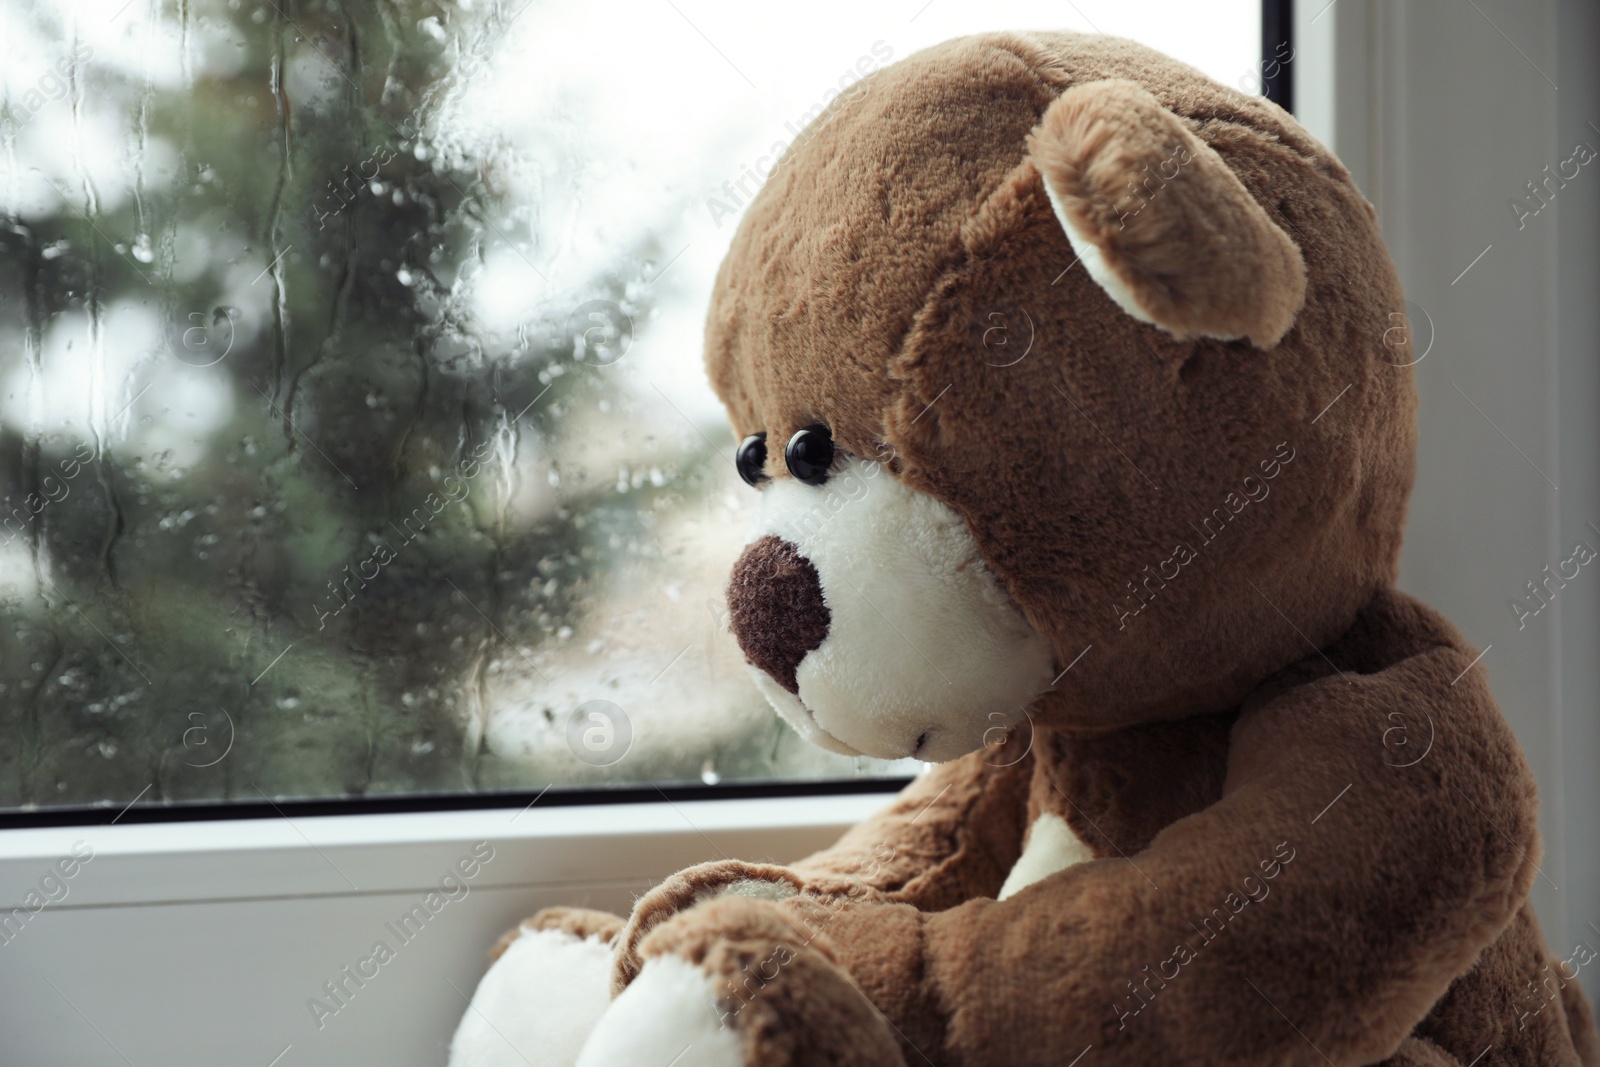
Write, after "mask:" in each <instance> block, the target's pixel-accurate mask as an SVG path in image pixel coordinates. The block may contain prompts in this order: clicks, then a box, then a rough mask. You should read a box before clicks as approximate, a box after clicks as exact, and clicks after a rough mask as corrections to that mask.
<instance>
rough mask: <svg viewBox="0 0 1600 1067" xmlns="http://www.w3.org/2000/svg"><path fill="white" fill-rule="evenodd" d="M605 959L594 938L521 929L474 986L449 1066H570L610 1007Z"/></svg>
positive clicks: (607, 958) (603, 946)
mask: <svg viewBox="0 0 1600 1067" xmlns="http://www.w3.org/2000/svg"><path fill="white" fill-rule="evenodd" d="M611 958H612V952H611V946H610V945H606V944H603V943H602V942H601V941H600V940H599V939H598V938H593V937H591V938H589V939H588V940H579V939H578V938H576V937H573V936H572V935H571V934H566V933H562V932H561V931H559V930H535V931H529V932H525V933H524V934H523V935H522V936H521V937H519V938H517V939H516V940H515V941H513V942H512V943H511V944H510V946H508V947H507V948H506V950H505V952H504V953H503V954H502V955H501V956H500V958H499V959H498V960H495V962H494V965H493V966H491V967H490V968H489V972H488V973H487V974H485V975H484V976H483V980H482V981H481V982H479V983H478V989H477V991H476V992H475V993H473V995H472V1006H471V1007H469V1008H468V1009H467V1010H466V1014H464V1015H463V1016H462V1017H461V1023H460V1025H459V1026H457V1027H456V1036H455V1039H454V1040H453V1041H451V1042H450V1067H529V1065H530V1064H531V1065H532V1067H572V1065H573V1064H574V1063H575V1062H577V1059H578V1050H579V1049H581V1048H582V1047H583V1043H584V1041H585V1040H586V1039H587V1038H588V1037H589V1032H590V1031H591V1030H593V1029H594V1025H595V1023H596V1021H597V1020H598V1019H599V1018H600V1017H601V1016H602V1015H603V1014H604V1013H605V1010H606V1008H607V1007H608V1006H609V1005H610V1003H611Z"/></svg>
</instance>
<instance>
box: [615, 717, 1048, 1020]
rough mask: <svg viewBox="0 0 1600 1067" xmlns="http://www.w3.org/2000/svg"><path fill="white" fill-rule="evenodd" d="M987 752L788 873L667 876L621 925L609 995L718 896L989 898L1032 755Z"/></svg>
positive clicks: (747, 869) (1020, 816)
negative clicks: (660, 930) (672, 924)
mask: <svg viewBox="0 0 1600 1067" xmlns="http://www.w3.org/2000/svg"><path fill="white" fill-rule="evenodd" d="M1006 747H1008V746H1007V745H1001V746H997V748H998V749H999V750H1001V751H1003V750H1004V749H1005V748H1006ZM993 752H994V750H990V749H986V750H984V751H982V752H975V753H973V754H972V755H970V756H966V757H963V758H962V759H959V760H954V761H952V762H950V763H945V764H940V765H939V766H937V767H935V768H934V769H933V770H931V771H929V772H928V773H927V774H925V775H923V776H922V777H920V778H918V779H917V780H916V781H914V782H912V783H911V784H910V785H908V786H907V787H906V788H905V789H903V790H901V791H900V793H899V795H898V796H896V797H895V799H894V800H893V801H892V802H891V803H890V804H889V806H888V807H886V808H885V809H884V810H883V811H881V812H879V813H878V814H877V815H874V816H873V817H872V818H870V819H867V820H866V821H865V822H862V823H859V824H857V825H856V826H854V827H852V828H851V829H850V830H849V831H848V832H847V833H846V834H845V835H844V837H842V838H840V840H839V841H838V843H837V844H835V845H834V846H833V847H831V848H828V849H824V850H823V851H821V852H818V853H815V854H813V855H811V856H809V857H807V858H806V859H803V860H801V861H799V862H798V863H796V864H794V865H793V866H792V867H783V866H778V865H775V864H770V863H747V862H744V861H742V860H730V859H722V860H713V861H711V862H708V863H701V864H697V865H696V866H694V867H689V868H687V869H686V870H682V871H679V872H678V873H677V874H675V875H673V876H672V877H670V878H668V879H666V880H665V881H663V882H662V883H661V884H660V885H658V886H656V887H655V888H653V889H651V890H650V891H649V892H648V893H646V894H645V895H644V896H642V897H640V898H639V900H638V901H636V902H635V903H634V907H633V912H632V914H631V915H630V916H629V917H628V920H627V922H626V923H625V924H624V926H623V927H622V930H621V932H620V935H619V936H618V938H617V941H616V946H617V953H616V968H615V971H614V973H613V976H612V988H613V990H615V991H616V992H621V991H622V990H623V989H624V988H626V987H627V985H628V983H629V982H631V981H633V979H634V978H635V977H636V976H637V975H638V973H639V968H640V967H641V966H642V965H643V963H644V960H643V957H642V956H641V954H640V945H641V944H642V943H643V941H644V939H645V937H646V936H648V935H649V934H650V932H651V931H652V930H654V929H655V928H656V927H658V926H660V925H662V924H663V923H666V922H668V921H670V920H671V919H672V918H673V917H674V916H676V915H678V914H680V913H682V912H685V911H688V910H690V909H691V908H696V907H698V906H700V905H703V904H705V903H707V902H708V901H711V900H715V899H717V898H719V897H730V896H732V897H747V898H752V899H756V900H767V901H778V900H786V899H789V898H791V897H799V898H801V900H802V902H804V901H828V902H831V901H837V900H850V901H860V900H872V901H876V902H883V903H900V904H907V905H909V906H912V907H916V908H928V909H937V908H947V907H951V906H953V905H955V904H959V903H960V902H961V901H963V900H970V899H972V898H973V897H975V896H982V895H989V896H993V895H994V894H995V893H996V892H998V891H999V888H1000V886H1001V884H1002V883H1003V882H1004V881H1005V877H1006V872H1007V871H1009V870H1010V869H1011V866H1012V865H1013V864H1014V863H1015V862H1016V859H1017V856H1018V855H1019V854H1020V853H1021V851H1022V836H1023V823H1024V821H1025V820H1026V817H1027V808H1028V780H1029V777H1030V776H1031V774H1032V772H1033V758H1032V756H1031V755H1024V756H1022V757H1020V758H1016V759H1013V760H1010V761H1008V762H1004V763H1002V762H1001V761H999V760H996V759H995V758H994V756H993Z"/></svg>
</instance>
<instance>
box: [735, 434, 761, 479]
mask: <svg viewBox="0 0 1600 1067" xmlns="http://www.w3.org/2000/svg"><path fill="white" fill-rule="evenodd" d="M733 464H734V466H736V467H738V468H739V477H741V478H743V479H744V480H745V481H746V482H747V483H749V484H750V485H759V484H760V483H761V482H762V481H763V480H764V479H765V478H766V476H767V472H766V471H765V470H763V468H764V467H766V465H767V435H766V434H765V433H753V434H751V435H750V436H749V437H746V438H745V439H744V440H743V441H740V442H739V454H738V455H736V456H735V457H734V459H733Z"/></svg>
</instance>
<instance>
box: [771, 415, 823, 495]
mask: <svg viewBox="0 0 1600 1067" xmlns="http://www.w3.org/2000/svg"><path fill="white" fill-rule="evenodd" d="M783 462H784V463H785V464H786V465H787V466H788V468H789V473H790V474H792V475H794V476H795V478H796V480H798V481H802V482H804V483H805V484H807V485H821V484H822V483H823V482H825V481H827V480H828V468H829V467H831V466H832V465H833V433H832V432H831V431H830V430H829V429H828V428H827V427H826V426H822V425H817V426H807V427H806V428H805V429H803V430H797V431H795V435H794V436H793V437H791V438H789V446H788V447H787V448H785V449H784V450H783Z"/></svg>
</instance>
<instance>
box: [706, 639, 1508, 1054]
mask: <svg viewBox="0 0 1600 1067" xmlns="http://www.w3.org/2000/svg"><path fill="white" fill-rule="evenodd" d="M1471 659H1472V657H1471V655H1470V652H1469V650H1463V649H1461V648H1435V649H1433V650H1431V651H1427V652H1423V653H1420V654H1418V655H1415V656H1412V657H1410V658H1407V659H1404V660H1401V661H1400V662H1398V663H1396V664H1395V665H1393V666H1391V667H1389V668H1387V669H1384V670H1381V671H1378V672H1376V673H1373V674H1362V675H1357V674H1333V675H1329V676H1327V677H1324V678H1321V679H1319V680H1317V681H1314V682H1310V683H1308V684H1304V685H1300V686H1298V687H1296V688H1293V689H1290V690H1288V691H1286V692H1281V693H1279V694H1278V695H1276V696H1275V697H1273V698H1272V699H1270V700H1268V701H1266V702H1264V703H1262V704H1260V705H1259V706H1255V707H1251V708H1250V709H1249V710H1247V711H1245V712H1244V713H1243V714H1241V716H1240V719H1239V721H1238V723H1237V725H1236V727H1235V730H1234V737H1233V745H1232V749H1231V754H1230V758H1229V768H1228V776H1227V781H1226V785H1225V787H1224V792H1223V797H1222V799H1221V800H1220V801H1219V802H1217V803H1216V804H1215V805H1213V806H1211V807H1210V808H1207V809H1206V810H1204V811H1201V812H1199V813H1197V814H1195V815H1192V816H1190V817H1188V818H1185V819H1182V820H1179V821H1178V822H1177V823H1174V824H1173V825H1172V826H1170V827H1169V828H1167V829H1166V830H1165V831H1163V832H1162V833H1161V834H1160V835H1158V836H1157V837H1156V838H1155V840H1154V841H1153V842H1152V843H1151V845H1150V847H1149V848H1148V849H1146V850H1145V851H1143V852H1141V853H1139V854H1137V855H1134V856H1132V857H1130V858H1114V859H1102V860H1095V861H1092V862H1088V863H1082V864H1078V865H1076V866H1074V867H1071V868H1069V869H1067V870H1065V871H1062V872H1060V873H1058V874H1055V875H1053V876H1051V877H1049V878H1047V879H1045V880H1043V881H1041V882H1039V883H1038V884H1036V885H1034V886H1031V887H1029V888H1028V889H1026V890H1023V891H1022V892H1020V893H1018V894H1017V895H1015V896H1014V897H1011V898H1009V899H1007V900H1004V901H995V900H988V899H974V900H970V901H968V902H966V903H964V904H962V905H959V906H957V907H953V908H950V909H948V910H944V911H939V912H931V913H930V912H922V911H918V910H915V909H913V908H910V907H907V906H904V905H898V904H871V903H866V904H861V905H852V906H847V907H840V908H837V909H835V910H834V911H833V912H832V913H830V914H829V916H828V921H827V924H826V927H825V929H821V930H819V937H818V943H819V944H820V945H824V946H825V947H826V949H827V951H828V952H829V953H831V954H832V955H834V956H836V957H837V958H838V960H839V963H840V965H841V966H842V967H843V968H844V970H845V971H846V972H848V973H850V974H851V975H853V976H855V977H856V979H857V981H859V982H860V984H861V986H862V988H863V991H864V992H865V993H866V994H867V996H868V997H869V998H870V999H871V1000H872V1001H873V1002H874V1003H875V1004H876V1005H877V1006H878V1007H879V1009H880V1010H881V1011H883V1012H884V1014H885V1016H886V1017H888V1018H890V1019H892V1020H894V1022H895V1025H896V1026H897V1027H898V1028H899V1030H900V1031H901V1032H903V1033H906V1034H921V1035H932V1036H931V1037H930V1039H931V1040H936V1041H937V1042H938V1044H939V1045H940V1046H941V1047H942V1048H943V1050H944V1051H945V1052H946V1055H947V1056H948V1058H949V1059H950V1060H951V1061H952V1062H959V1063H963V1064H969V1065H984V1064H1031V1063H1044V1062H1052V1063H1056V1062H1061V1060H1060V1056H1059V1053H1061V1052H1062V1051H1063V1050H1066V1051H1067V1052H1068V1053H1069V1055H1068V1056H1067V1058H1068V1059H1070V1058H1071V1054H1072V1053H1074V1052H1075V1050H1077V1049H1084V1048H1087V1047H1089V1046H1091V1045H1092V1046H1093V1047H1094V1048H1095V1050H1096V1053H1095V1054H1096V1059H1095V1062H1096V1063H1099V1064H1106V1063H1117V1064H1148V1063H1159V1062H1174V1061H1177V1060H1181V1061H1182V1062H1192V1063H1210V1064H1246V1063H1249V1064H1259V1063H1319V1062H1322V1061H1323V1059H1326V1060H1327V1061H1328V1062H1332V1063H1339V1064H1346V1063H1350V1064H1355V1063H1375V1062H1378V1061H1381V1060H1383V1059H1384V1058H1385V1057H1386V1056H1389V1055H1391V1054H1392V1053H1393V1052H1394V1051H1395V1050H1396V1048H1397V1047H1398V1046H1399V1045H1400V1042H1401V1041H1402V1040H1403V1039H1404V1038H1405V1037H1406V1035H1407V1034H1408V1033H1409V1032H1410V1031H1411V1029H1412V1027H1414V1026H1415V1025H1416V1023H1417V1022H1418V1021H1419V1020H1420V1019H1421V1018H1422V1017H1423V1016H1424V1015H1425V1014H1426V1013H1427V1011H1428V1009H1429V1006H1430V1005H1431V1004H1432V1003H1433V1002H1434V1001H1435V1000H1436V999H1437V998H1438V997H1439V996H1440V995H1442V994H1443V993H1444V991H1445V990H1446V988H1447V987H1448V985H1449V983H1450V981H1451V979H1452V978H1453V977H1454V976H1456V975H1458V974H1460V973H1461V972H1463V971H1464V970H1466V969H1467V968H1468V967H1469V966H1470V965H1471V964H1472V961H1473V960H1474V959H1475V958H1476V957H1477V955H1478V953H1479V952H1480V951H1481V950H1482V949H1483V948H1484V947H1485V946H1486V945H1488V944H1489V943H1490V942H1491V941H1492V940H1493V939H1494V938H1495V937H1496V936H1497V935H1498V934H1499V932H1500V931H1501V930H1502V929H1503V928H1504V926H1505V925H1506V924H1507V923H1508V922H1509V921H1510V920H1511V919H1512V917H1513V915H1514V914H1515V912H1516V910H1517V908H1518V906H1519V905H1520V904H1521V902H1522V901H1523V900H1524V898H1525V897H1526V895H1527V892H1528V889H1529V886H1530V885H1531V883H1532V880H1533V879H1534V878H1535V877H1536V872H1537V867H1536V865H1535V861H1536V856H1537V850H1538V846H1537V836H1536V829H1535V821H1534V788H1533V784H1532V779H1531V776H1530V774H1529V772H1528V769H1527V767H1526V765H1525V764H1524V763H1523V761H1522V758H1521V755H1520V753H1519V752H1518V750H1517V747H1516V745H1515V742H1514V740H1513V739H1512V737H1511V733H1510V730H1509V728H1508V727H1507V726H1506V723H1505V722H1504V720H1503V719H1502V718H1501V716H1500V714H1499V712H1498V710H1497V709H1496V708H1495V706H1494V703H1493V701H1492V698H1491V697H1490V696H1489V694H1488V690H1487V687H1486V686H1485V685H1484V684H1483V682H1482V677H1481V672H1472V671H1468V670H1467V668H1468V667H1469V666H1470V664H1471ZM1397 714H1398V716H1399V718H1396V715H1397ZM1397 722H1403V723H1405V724H1407V727H1408V728H1409V729H1410V730H1412V731H1415V733H1414V735H1413V736H1414V737H1416V738H1417V740H1416V742H1415V746H1414V747H1413V748H1411V749H1406V750H1401V751H1405V752H1406V756H1405V759H1403V760H1402V759H1397V757H1396V752H1397V748H1396V746H1394V745H1393V744H1389V745H1386V744H1385V741H1386V740H1388V741H1391V742H1392V741H1393V737H1392V734H1391V735H1389V736H1387V737H1386V735H1385V732H1386V731H1392V730H1393V729H1394V727H1395V725H1396V724H1397ZM1427 733H1431V735H1432V745H1431V747H1429V748H1427V749H1426V751H1427V755H1426V756H1423V757H1422V758H1421V759H1420V760H1417V761H1416V762H1414V763H1412V762H1410V761H1411V760H1415V759H1416V755H1415V754H1416V753H1417V752H1419V751H1421V750H1423V748H1424V740H1425V738H1424V736H1423V735H1425V734H1427ZM1405 763H1409V764H1410V765H1401V764H1405ZM798 903H801V902H800V901H795V902H789V903H785V904H783V905H781V906H780V907H782V908H783V909H785V910H788V909H790V908H791V906H792V905H793V904H798ZM683 919H684V921H692V920H693V919H694V916H692V915H686V916H684V917H683ZM1224 1024H1225V1025H1224ZM907 1058H908V1062H917V1058H916V1057H915V1056H914V1055H912V1054H911V1053H910V1052H908V1053H907Z"/></svg>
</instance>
